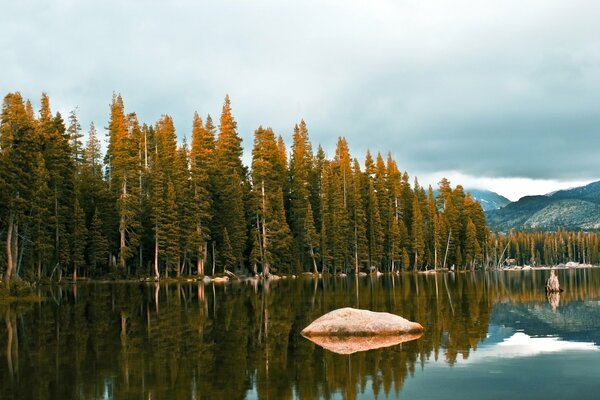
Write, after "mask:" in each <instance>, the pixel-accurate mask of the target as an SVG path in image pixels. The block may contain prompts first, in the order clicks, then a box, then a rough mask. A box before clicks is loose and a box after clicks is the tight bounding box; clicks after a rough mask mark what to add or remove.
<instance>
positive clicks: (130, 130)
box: [107, 95, 141, 269]
mask: <svg viewBox="0 0 600 400" xmlns="http://www.w3.org/2000/svg"><path fill="white" fill-rule="evenodd" d="M139 131H140V127H139V124H138V122H137V118H136V117H135V114H131V115H129V116H127V115H126V114H125V107H124V105H123V99H122V98H121V96H120V95H113V102H112V105H111V116H110V123H109V126H108V134H109V143H108V151H107V159H108V170H109V176H108V179H109V188H110V191H111V195H112V199H113V201H114V203H115V204H116V216H117V221H116V230H117V231H118V240H117V243H118V245H117V249H118V260H119V266H120V267H121V268H123V269H124V268H125V266H126V262H127V261H128V260H129V259H131V258H132V256H134V255H135V254H136V251H137V246H138V245H139V229H140V227H139V224H140V218H139V214H140V211H141V210H140V199H139V196H140V193H139V185H138V184H137V182H138V180H139V175H140V168H141V165H139V154H138V146H137V143H136V141H135V137H136V136H139Z"/></svg>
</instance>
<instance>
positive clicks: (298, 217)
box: [288, 120, 315, 271]
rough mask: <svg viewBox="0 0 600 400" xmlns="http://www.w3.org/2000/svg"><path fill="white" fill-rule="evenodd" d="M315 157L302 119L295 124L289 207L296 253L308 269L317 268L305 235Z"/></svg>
mask: <svg viewBox="0 0 600 400" xmlns="http://www.w3.org/2000/svg"><path fill="white" fill-rule="evenodd" d="M312 159H313V155H312V149H311V144H310V141H309V139H308V129H307V127H306V124H305V122H304V120H302V121H301V122H300V124H299V125H296V126H295V127H294V135H293V142H292V154H291V157H290V166H289V178H288V182H289V183H288V198H289V206H288V209H289V221H290V228H291V230H292V235H293V237H294V249H295V255H296V256H297V257H296V258H297V260H298V262H299V263H300V265H301V267H302V269H303V270H305V271H306V270H308V269H310V268H314V261H315V260H314V257H313V256H312V255H310V254H309V248H307V247H306V244H307V243H308V242H310V240H307V238H306V237H305V236H306V234H307V232H306V227H307V222H306V218H307V210H308V205H309V204H310V184H311V182H310V179H311V172H312V171H311V170H312ZM313 218H314V217H313ZM311 223H312V224H313V226H314V221H312V222H309V224H311ZM313 253H314V247H313Z"/></svg>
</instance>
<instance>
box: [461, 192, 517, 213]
mask: <svg viewBox="0 0 600 400" xmlns="http://www.w3.org/2000/svg"><path fill="white" fill-rule="evenodd" d="M465 192H469V193H471V197H473V199H474V200H477V201H478V202H479V204H481V208H483V211H490V210H497V209H499V208H502V207H504V206H506V205H507V204H509V203H510V200H509V199H507V198H506V197H504V196H502V195H499V194H498V193H496V192H492V191H491V190H482V189H465Z"/></svg>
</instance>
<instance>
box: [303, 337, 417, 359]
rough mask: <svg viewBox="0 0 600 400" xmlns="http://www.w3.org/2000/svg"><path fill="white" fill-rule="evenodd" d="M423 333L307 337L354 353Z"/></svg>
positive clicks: (338, 351) (338, 349) (327, 347)
mask: <svg viewBox="0 0 600 400" xmlns="http://www.w3.org/2000/svg"><path fill="white" fill-rule="evenodd" d="M421 336H423V334H422V333H417V334H404V335H384V336H346V337H339V336H313V337H306V336H304V337H305V338H306V339H308V340H310V341H311V342H313V343H315V344H317V345H319V346H321V347H322V348H324V349H326V350H329V351H332V352H334V353H337V354H346V355H347V354H354V353H358V352H361V351H367V350H374V349H380V348H383V347H390V346H396V345H398V344H401V343H404V342H409V341H411V340H415V339H419V338H420V337H421Z"/></svg>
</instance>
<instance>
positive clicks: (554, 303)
mask: <svg viewBox="0 0 600 400" xmlns="http://www.w3.org/2000/svg"><path fill="white" fill-rule="evenodd" d="M546 297H548V303H550V307H552V311H553V312H556V310H557V309H558V304H559V303H560V292H548V293H546Z"/></svg>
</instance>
